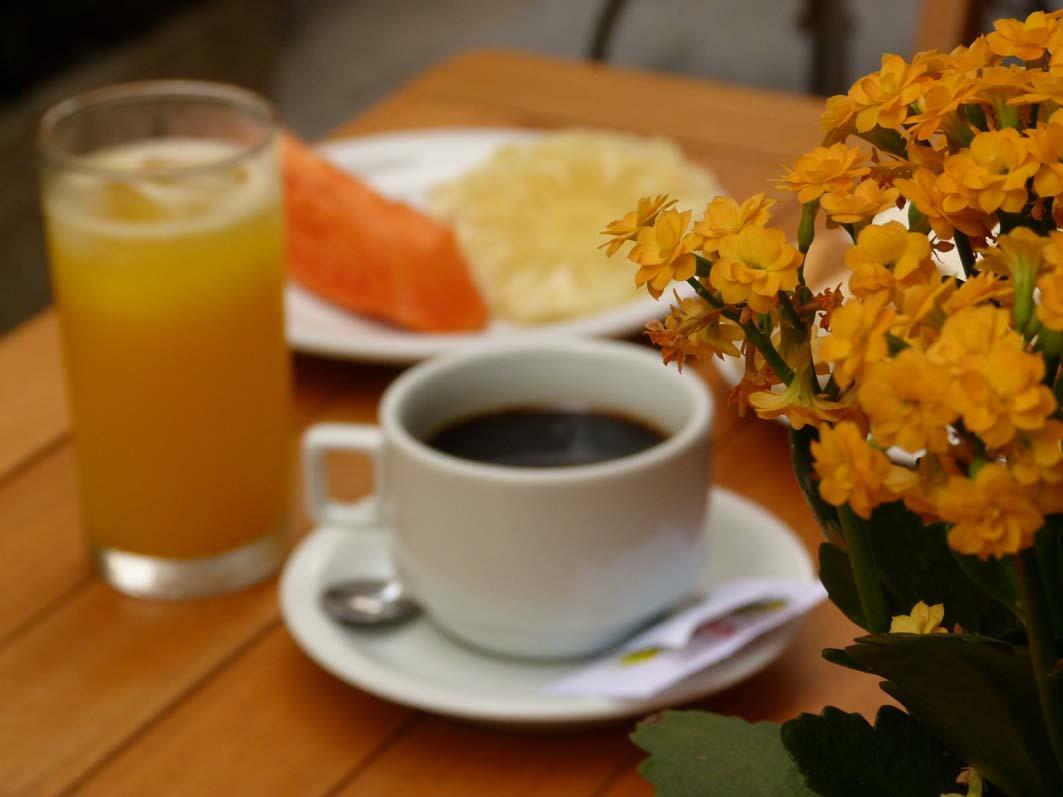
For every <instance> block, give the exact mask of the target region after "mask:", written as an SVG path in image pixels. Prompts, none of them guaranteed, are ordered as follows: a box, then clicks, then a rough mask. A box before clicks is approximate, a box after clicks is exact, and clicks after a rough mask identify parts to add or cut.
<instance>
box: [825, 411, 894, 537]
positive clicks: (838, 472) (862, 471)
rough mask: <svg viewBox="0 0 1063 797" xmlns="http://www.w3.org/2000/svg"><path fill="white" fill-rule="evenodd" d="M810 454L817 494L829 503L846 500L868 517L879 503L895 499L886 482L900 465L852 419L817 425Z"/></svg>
mask: <svg viewBox="0 0 1063 797" xmlns="http://www.w3.org/2000/svg"><path fill="white" fill-rule="evenodd" d="M812 457H813V467H814V468H815V470H816V474H817V475H818V476H819V480H820V481H819V494H820V495H821V496H822V497H823V500H824V501H826V502H827V503H828V504H831V505H832V506H842V505H843V504H846V503H847V504H849V506H850V508H851V509H852V510H853V512H855V513H856V514H857V515H859V516H860V517H863V518H867V517H870V516H871V510H872V509H874V508H875V507H876V506H878V505H879V504H882V503H886V502H889V501H894V500H896V499H897V494H896V493H895V492H894V491H893V490H892V489H890V487H889V486H888V485H889V483H890V482H891V479H892V478H894V477H895V474H894V471H895V470H903V468H898V467H897V466H895V465H891V464H890V461H889V458H888V457H887V456H886V455H885V454H884V453H882V452H881V451H879V450H878V449H877V448H873V447H872V446H871V444H870V443H868V442H867V438H866V437H865V436H864V434H863V432H861V431H860V428H859V427H858V426H857V425H856V424H855V423H853V422H852V421H842V422H841V423H839V424H838V425H837V426H834V427H830V426H822V427H820V430H819V440H817V441H816V442H814V443H812Z"/></svg>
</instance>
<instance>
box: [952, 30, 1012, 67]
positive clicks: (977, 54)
mask: <svg viewBox="0 0 1063 797" xmlns="http://www.w3.org/2000/svg"><path fill="white" fill-rule="evenodd" d="M999 61H1000V56H998V55H997V54H996V53H994V52H993V51H992V50H991V49H990V47H989V42H988V41H987V40H986V37H985V36H979V37H978V38H977V39H975V40H974V41H973V42H971V44H970V45H969V46H967V47H964V46H962V45H961V46H959V47H957V48H956V49H954V50H953V51H952V52H950V53H949V57H948V62H949V66H950V67H951V68H952V69H955V70H957V71H959V72H970V71H972V70H975V69H981V68H982V67H984V66H992V65H993V64H996V63H998V62H999Z"/></svg>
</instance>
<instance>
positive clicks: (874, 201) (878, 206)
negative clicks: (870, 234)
mask: <svg viewBox="0 0 1063 797" xmlns="http://www.w3.org/2000/svg"><path fill="white" fill-rule="evenodd" d="M899 194H900V191H899V190H898V189H896V188H882V187H881V186H880V185H879V184H878V182H877V181H875V180H871V179H868V180H863V181H861V183H860V185H858V186H857V187H856V188H855V189H854V190H852V191H842V192H838V193H830V194H825V195H824V196H823V198H822V199H821V200H820V205H821V206H822V207H823V210H824V211H826V213H827V216H828V217H829V218H830V220H831V221H833V222H834V223H835V224H859V223H860V222H862V221H865V220H867V219H870V218H872V217H873V216H875V215H877V214H879V213H881V212H882V211H884V210H888V209H889V208H892V207H896V205H897V197H898V195H899Z"/></svg>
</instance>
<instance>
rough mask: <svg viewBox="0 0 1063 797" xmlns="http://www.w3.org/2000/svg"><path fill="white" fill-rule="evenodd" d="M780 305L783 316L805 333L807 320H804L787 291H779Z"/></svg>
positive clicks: (797, 329)
mask: <svg viewBox="0 0 1063 797" xmlns="http://www.w3.org/2000/svg"><path fill="white" fill-rule="evenodd" d="M779 307H780V308H781V309H782V314H783V317H784V318H785V319H786V320H787V321H788V322H790V326H792V327H793V328H794V329H795V330H796V331H798V332H800V333H801V334H802V335H804V333H805V322H804V321H802V320H801V317H800V316H799V315H798V314H797V310H796V309H795V308H794V305H793V302H791V301H790V294H788V293H787V292H786V291H779Z"/></svg>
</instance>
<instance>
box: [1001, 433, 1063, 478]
mask: <svg viewBox="0 0 1063 797" xmlns="http://www.w3.org/2000/svg"><path fill="white" fill-rule="evenodd" d="M1007 461H1008V470H1010V471H1011V475H1012V476H1013V477H1015V481H1017V482H1018V483H1019V484H1028V485H1032V484H1037V483H1038V482H1045V483H1047V484H1059V482H1060V481H1063V423H1061V422H1060V421H1057V420H1055V419H1049V420H1048V421H1047V422H1046V423H1045V425H1044V426H1043V427H1042V428H1040V429H1037V430H1035V431H1032V432H1021V433H1019V434H1018V435H1016V437H1015V440H1014V441H1013V442H1012V444H1011V445H1010V446H1009V447H1008V449H1007Z"/></svg>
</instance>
